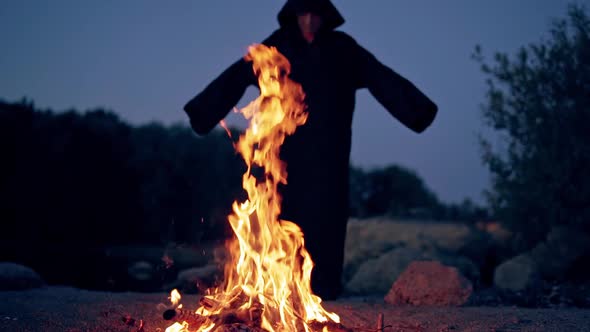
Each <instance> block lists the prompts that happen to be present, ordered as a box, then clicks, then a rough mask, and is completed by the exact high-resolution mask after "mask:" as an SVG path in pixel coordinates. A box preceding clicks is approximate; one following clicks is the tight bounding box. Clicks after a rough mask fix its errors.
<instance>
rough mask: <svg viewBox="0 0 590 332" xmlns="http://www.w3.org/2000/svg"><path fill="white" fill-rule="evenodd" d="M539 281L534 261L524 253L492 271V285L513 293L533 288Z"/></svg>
mask: <svg viewBox="0 0 590 332" xmlns="http://www.w3.org/2000/svg"><path fill="white" fill-rule="evenodd" d="M539 280H540V276H539V271H538V267H537V264H536V263H535V260H534V259H533V258H532V257H531V255H530V254H528V253H525V254H521V255H518V256H516V257H514V258H511V259H509V260H507V261H505V262H504V263H502V264H500V265H499V266H498V267H497V268H496V270H495V271H494V285H495V286H496V287H498V288H499V289H503V290H510V291H514V292H520V291H524V290H526V289H529V288H533V287H535V286H536V285H537V283H538V282H539Z"/></svg>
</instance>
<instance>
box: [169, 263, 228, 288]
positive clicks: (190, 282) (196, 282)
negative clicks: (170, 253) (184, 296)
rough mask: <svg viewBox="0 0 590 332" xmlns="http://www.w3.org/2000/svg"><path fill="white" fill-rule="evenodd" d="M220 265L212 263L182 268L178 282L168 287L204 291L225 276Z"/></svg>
mask: <svg viewBox="0 0 590 332" xmlns="http://www.w3.org/2000/svg"><path fill="white" fill-rule="evenodd" d="M222 273H223V271H222V270H221V269H220V268H219V266H217V265H214V264H210V265H206V266H202V267H195V268H191V269H186V270H182V271H180V272H179V273H178V277H177V278H176V282H175V283H174V284H173V285H169V286H167V288H178V289H179V290H181V291H182V292H183V293H188V294H191V293H192V294H195V293H204V292H205V291H206V290H207V289H208V288H210V287H212V286H214V285H215V283H216V282H217V281H219V279H220V278H222V277H223V274H222Z"/></svg>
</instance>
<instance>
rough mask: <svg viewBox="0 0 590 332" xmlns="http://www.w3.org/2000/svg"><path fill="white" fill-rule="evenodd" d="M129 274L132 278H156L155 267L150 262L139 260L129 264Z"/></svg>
mask: <svg viewBox="0 0 590 332" xmlns="http://www.w3.org/2000/svg"><path fill="white" fill-rule="evenodd" d="M127 274H128V275H129V277H131V279H132V280H137V281H148V280H152V279H153V278H154V274H155V269H154V266H153V265H152V264H151V263H149V262H146V261H138V262H134V263H133V264H131V265H129V267H128V268H127Z"/></svg>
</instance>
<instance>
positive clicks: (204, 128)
mask: <svg viewBox="0 0 590 332" xmlns="http://www.w3.org/2000/svg"><path fill="white" fill-rule="evenodd" d="M255 79H256V78H255V77H254V73H253V72H252V65H251V64H250V63H248V62H246V61H245V60H244V59H243V58H242V59H240V60H238V61H236V62H235V63H234V64H233V65H231V66H230V67H229V68H227V69H226V70H225V71H224V72H223V73H222V74H221V75H219V77H217V78H216V79H215V80H214V81H213V82H211V84H209V85H208V86H207V87H206V88H205V90H203V91H202V92H201V93H199V94H198V95H196V96H195V97H194V98H193V99H191V100H190V101H189V102H188V103H187V104H186V105H185V106H184V111H185V112H186V113H187V114H188V116H189V119H190V123H191V126H192V127H193V129H194V130H195V131H196V132H197V134H199V135H204V134H207V133H208V132H210V131H211V129H213V127H215V125H217V123H218V122H219V121H221V120H222V119H223V118H224V117H225V116H226V115H227V113H229V111H230V110H231V109H232V108H233V107H234V106H236V104H237V103H238V102H239V101H240V99H241V98H242V96H243V95H244V92H246V88H248V86H249V85H251V84H254V83H255V82H256V80H255Z"/></svg>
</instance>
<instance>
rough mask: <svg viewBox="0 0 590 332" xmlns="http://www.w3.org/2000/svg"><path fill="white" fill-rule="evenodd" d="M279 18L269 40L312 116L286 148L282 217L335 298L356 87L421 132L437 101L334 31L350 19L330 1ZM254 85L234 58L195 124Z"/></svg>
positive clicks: (288, 7)
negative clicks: (296, 231)
mask: <svg viewBox="0 0 590 332" xmlns="http://www.w3.org/2000/svg"><path fill="white" fill-rule="evenodd" d="M310 14H311V16H310ZM318 18H319V21H318ZM278 21H279V24H280V28H279V29H278V30H276V31H275V32H274V33H273V34H272V35H271V36H270V37H268V38H267V39H266V40H265V41H264V42H263V44H265V45H267V46H275V47H276V48H277V49H278V50H279V52H281V53H282V54H283V55H285V56H286V57H287V59H289V61H290V62H291V76H290V77H291V79H293V80H294V81H296V82H298V83H299V84H301V85H302V87H303V91H304V92H305V96H306V97H305V104H306V105H307V112H308V113H309V115H308V119H307V122H306V123H305V124H304V125H302V126H301V127H299V128H298V129H297V131H296V132H295V133H294V134H293V135H292V136H288V137H287V138H286V140H285V142H284V144H283V146H282V149H281V159H282V160H283V161H285V162H286V164H287V173H288V178H287V181H288V184H287V185H286V186H284V187H282V188H281V193H282V195H283V206H282V211H283V212H282V215H281V218H282V219H286V220H291V221H293V222H295V223H297V224H298V225H299V226H300V227H301V228H302V230H303V234H304V236H305V244H306V247H307V249H308V251H309V253H310V254H311V257H312V259H313V261H314V263H315V267H314V270H313V272H312V289H313V291H314V293H316V294H317V295H319V296H320V297H322V298H323V299H334V298H336V297H338V295H339V294H340V293H341V290H342V286H341V276H342V265H343V259H344V240H345V235H346V223H347V220H348V213H349V211H348V199H349V196H348V174H349V173H348V172H349V156H350V144H351V136H352V135H351V126H352V116H353V111H354V105H355V94H356V91H357V90H358V89H362V88H367V89H369V91H370V93H371V94H372V95H373V96H374V97H375V98H376V99H377V100H378V101H379V103H380V104H381V105H383V106H384V107H385V109H386V110H387V111H388V112H389V113H390V114H391V115H393V117H395V118H396V119H397V120H398V121H400V122H401V123H403V124H404V125H405V126H406V127H408V128H410V129H411V130H413V131H415V132H417V133H420V132H422V131H424V130H425V129H426V128H427V127H428V126H429V125H430V124H431V123H432V121H433V120H434V117H435V115H436V113H437V106H436V105H435V104H434V103H433V102H432V101H431V100H430V99H429V98H428V97H426V96H425V95H424V94H423V93H422V92H421V91H420V90H418V89H417V88H416V87H415V86H414V85H413V84H412V83H411V82H410V81H408V80H406V79H405V78H403V77H401V76H400V75H398V74H397V73H396V72H394V71H393V70H391V69H390V68H388V67H386V66H385V65H383V64H382V63H381V62H379V61H378V60H377V59H376V58H375V57H374V56H373V55H372V54H371V53H369V52H368V51H367V50H365V49H364V48H362V47H361V46H359V45H358V44H357V43H356V42H355V40H354V39H353V38H352V37H350V36H349V35H347V34H345V33H343V32H340V31H336V30H335V29H336V28H337V27H339V26H340V25H342V24H343V23H344V18H343V17H342V16H341V15H340V13H339V12H338V10H337V9H336V8H335V7H334V5H333V4H332V3H331V2H330V1H329V0H288V1H287V3H286V4H285V6H284V7H283V8H282V9H281V11H280V12H279V14H278ZM318 22H319V26H318ZM308 30H310V31H308ZM309 34H311V36H309ZM256 83H257V79H256V77H255V76H254V73H253V70H252V67H251V64H250V63H247V62H246V61H245V60H244V59H243V58H242V59H240V60H238V61H237V62H235V63H234V64H233V65H231V66H230V67H229V68H228V69H226V70H225V71H224V72H223V73H222V74H221V75H220V76H219V77H218V78H216V79H215V80H214V81H213V82H212V83H211V84H209V85H208V86H207V87H206V88H205V89H204V90H203V91H202V92H201V93H199V94H198V95H197V96H196V97H194V98H193V99H192V100H190V101H189V102H188V103H187V104H186V106H185V107H184V110H185V111H186V113H187V114H188V116H189V118H190V123H191V126H192V127H193V129H194V130H195V131H196V132H197V133H198V134H200V135H203V134H206V133H208V132H209V131H210V130H211V129H212V128H213V127H214V126H215V125H216V124H217V123H218V122H219V121H220V120H222V119H223V118H224V117H225V116H226V115H227V114H228V113H229V111H230V110H231V109H232V108H233V107H234V106H235V105H236V104H237V103H238V102H239V100H240V98H241V97H242V96H243V94H244V92H245V91H246V88H247V87H248V86H250V85H256Z"/></svg>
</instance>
